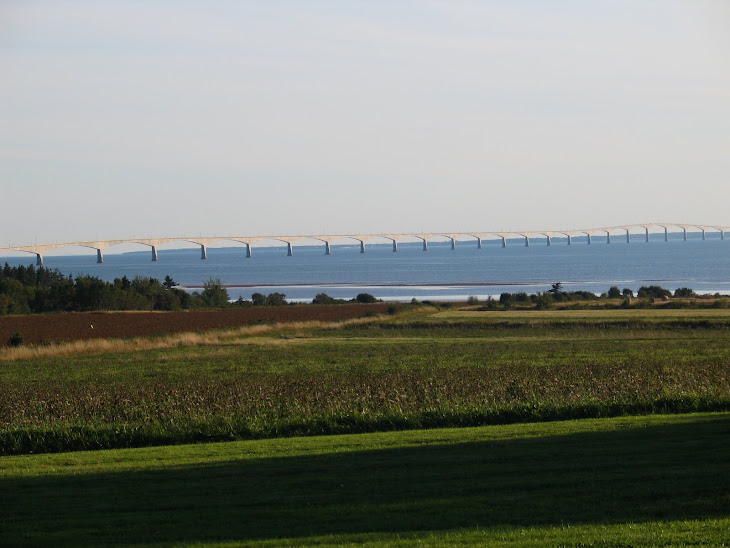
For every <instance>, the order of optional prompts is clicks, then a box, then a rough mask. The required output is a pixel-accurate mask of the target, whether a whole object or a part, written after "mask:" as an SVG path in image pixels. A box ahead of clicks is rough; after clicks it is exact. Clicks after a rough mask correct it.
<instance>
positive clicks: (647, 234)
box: [644, 227, 649, 242]
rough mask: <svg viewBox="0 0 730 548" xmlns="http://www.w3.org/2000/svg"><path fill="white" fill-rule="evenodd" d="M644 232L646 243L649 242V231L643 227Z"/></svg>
mask: <svg viewBox="0 0 730 548" xmlns="http://www.w3.org/2000/svg"><path fill="white" fill-rule="evenodd" d="M644 231H645V232H646V241H647V242H648V241H649V229H648V228H646V227H644Z"/></svg>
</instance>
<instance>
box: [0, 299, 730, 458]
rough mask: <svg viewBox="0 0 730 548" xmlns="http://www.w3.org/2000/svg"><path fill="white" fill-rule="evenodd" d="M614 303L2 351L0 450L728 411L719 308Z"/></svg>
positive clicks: (726, 332)
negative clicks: (143, 343) (98, 349)
mask: <svg viewBox="0 0 730 548" xmlns="http://www.w3.org/2000/svg"><path fill="white" fill-rule="evenodd" d="M628 312H633V314H628ZM628 312H623V311H622V315H616V314H609V313H607V312H606V311H598V312H595V311H594V312H592V313H589V312H582V313H581V314H571V313H570V312H568V313H566V314H565V316H563V315H562V314H563V313H562V312H549V313H546V314H540V313H537V312H535V313H533V314H530V315H527V316H526V315H524V313H516V314H512V313H510V312H498V313H489V312H479V311H474V310H468V309H465V310H451V309H449V310H446V311H444V310H437V309H434V308H424V309H419V310H413V311H410V312H405V313H403V314H399V315H397V316H392V317H389V316H384V317H381V318H378V319H373V320H372V321H366V322H359V323H355V324H346V323H344V324H324V325H321V324H316V325H317V326H315V327H296V326H287V325H286V324H282V325H281V326H280V327H278V328H274V329H270V330H268V331H264V332H257V331H254V332H252V333H253V334H245V333H244V334H240V335H236V334H235V333H234V334H232V335H230V336H228V337H226V338H224V339H221V340H220V341H219V342H218V344H214V345H207V346H195V347H175V348H163V349H152V350H138V351H129V352H115V353H93V352H92V353H84V354H77V355H74V354H71V355H61V356H55V357H54V356H49V357H45V358H35V359H18V360H12V361H4V362H0V364H1V367H0V454H3V455H11V454H23V453H30V452H34V453H41V452H54V451H69V450H79V449H111V448H122V447H135V446H145V445H159V444H173V443H190V442H203V441H226V440H242V439H255V438H270V437H280V436H299V435H316V434H319V435H321V434H342V433H358V432H373V431H383V430H404V429H414V428H432V427H449V426H478V425H487V424H502V423H513V422H526V421H547V420H556V419H575V418H584V417H605V416H618V415H628V414H634V415H638V414H651V413H685V412H696V411H723V410H730V313H728V311H709V312H707V311H700V312H696V311H676V310H675V311H668V312H670V313H668V314H666V315H665V313H664V311H661V312H660V311H654V312H653V313H652V314H649V313H647V312H646V311H643V310H638V311H628ZM678 312H681V313H678ZM122 348H123V346H122Z"/></svg>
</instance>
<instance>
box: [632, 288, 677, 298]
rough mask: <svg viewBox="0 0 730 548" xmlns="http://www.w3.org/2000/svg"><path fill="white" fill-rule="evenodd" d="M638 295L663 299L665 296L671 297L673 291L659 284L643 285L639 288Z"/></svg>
mask: <svg viewBox="0 0 730 548" xmlns="http://www.w3.org/2000/svg"><path fill="white" fill-rule="evenodd" d="M638 296H639V298H640V299H663V298H664V297H671V296H672V293H671V291H669V290H668V289H664V288H663V287H661V286H659V285H649V286H646V285H642V286H641V287H640V288H639V292H638Z"/></svg>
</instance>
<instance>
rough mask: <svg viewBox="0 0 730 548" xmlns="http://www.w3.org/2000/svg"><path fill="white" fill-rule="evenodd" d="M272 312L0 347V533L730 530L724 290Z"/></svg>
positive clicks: (180, 538)
mask: <svg viewBox="0 0 730 548" xmlns="http://www.w3.org/2000/svg"><path fill="white" fill-rule="evenodd" d="M314 309H315V310H316V308H314ZM262 327H263V326H262ZM265 327H266V328H265V329H248V330H246V329H240V330H223V331H218V332H216V333H214V334H211V335H208V336H207V337H208V339H205V341H204V342H200V341H202V339H190V340H191V341H198V342H192V343H190V344H191V346H180V345H175V346H170V347H161V348H143V349H140V348H139V347H138V346H135V345H134V344H132V343H131V342H129V343H125V342H124V341H121V342H120V343H119V344H117V345H115V346H114V351H113V352H110V351H108V350H104V349H103V348H101V347H99V349H97V350H94V348H91V347H89V348H86V349H85V350H84V351H83V352H81V353H71V354H69V353H67V352H62V353H59V354H54V353H53V347H50V349H47V350H48V352H47V353H46V354H44V355H38V356H33V355H29V357H26V358H19V357H18V356H17V355H14V354H11V353H9V352H10V350H11V349H6V350H0V455H2V456H0V516H3V517H0V529H1V530H3V531H6V532H7V533H6V534H7V535H8V536H4V537H3V538H2V539H0V544H3V543H4V542H7V543H9V544H57V545H75V544H81V545H84V544H85V545H104V544H116V543H118V544H131V543H143V544H144V543H148V544H156V543H162V544H164V543H170V544H174V545H178V544H189V543H192V544H195V543H210V542H221V543H226V542H229V541H230V543H231V544H230V545H236V543H237V542H240V543H242V544H245V545H250V544H256V543H259V544H263V545H279V544H290V545H310V544H321V545H326V544H328V543H329V544H340V543H346V544H347V543H351V544H357V545H359V544H363V543H373V544H381V543H384V544H391V545H410V544H412V543H414V542H421V543H425V544H450V543H465V544H484V543H489V544H494V545H504V546H522V545H531V546H541V545H570V546H579V545H580V546H633V545H636V546H653V545H657V544H660V545H665V546H674V545H683V546H687V545H700V544H701V545H717V546H721V545H727V544H723V542H725V543H728V542H730V535H728V534H727V533H726V532H727V531H728V530H730V514H729V512H730V495H728V493H730V491H729V490H728V489H730V487H729V486H730V466H729V465H730V457H729V456H728V455H730V419H729V418H728V417H730V413H729V412H730V310H719V309H718V310H715V309H712V310H680V309H674V310H580V311H579V310H565V311H563V310H553V311H499V312H495V311H484V310H480V309H479V307H478V306H477V307H474V306H472V307H468V306H452V307H426V306H421V307H410V306H405V307H402V308H401V310H400V311H399V312H398V313H396V314H393V315H382V316H378V317H367V318H362V319H357V320H348V321H344V322H330V323H325V322H308V323H298V324H289V323H279V324H274V325H266V326H265ZM125 345H126V346H125ZM578 419H580V420H578ZM202 442H206V443H202ZM213 442H227V443H213ZM187 444H193V445H187ZM81 450H84V451H83V452H80V451H81ZM88 450H93V451H88ZM72 451H75V452H72ZM99 503H100V505H99V506H97V504H99ZM36 509H40V511H41V513H43V516H42V517H39V516H38V511H37V510H36ZM43 509H45V510H43ZM31 520H32V521H33V522H34V523H35V525H34V526H33V527H31V525H30V521H31ZM206 524H207V525H206ZM32 531H35V532H32ZM121 531H126V532H121ZM120 535H121V536H120ZM8 539H10V540H8ZM566 539H567V540H566ZM566 542H567V544H566Z"/></svg>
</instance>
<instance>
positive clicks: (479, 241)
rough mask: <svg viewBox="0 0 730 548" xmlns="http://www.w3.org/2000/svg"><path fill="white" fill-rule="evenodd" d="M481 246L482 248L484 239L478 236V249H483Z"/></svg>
mask: <svg viewBox="0 0 730 548" xmlns="http://www.w3.org/2000/svg"><path fill="white" fill-rule="evenodd" d="M481 248H482V239H481V238H477V249H481Z"/></svg>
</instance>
